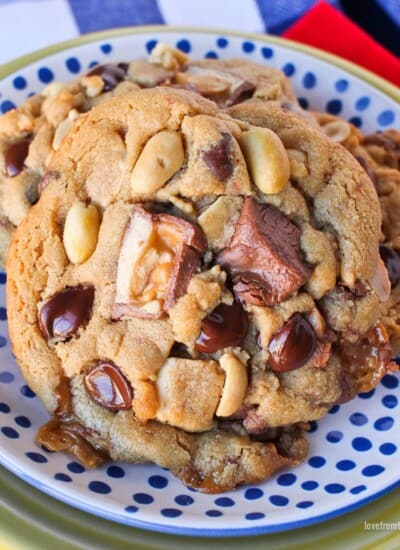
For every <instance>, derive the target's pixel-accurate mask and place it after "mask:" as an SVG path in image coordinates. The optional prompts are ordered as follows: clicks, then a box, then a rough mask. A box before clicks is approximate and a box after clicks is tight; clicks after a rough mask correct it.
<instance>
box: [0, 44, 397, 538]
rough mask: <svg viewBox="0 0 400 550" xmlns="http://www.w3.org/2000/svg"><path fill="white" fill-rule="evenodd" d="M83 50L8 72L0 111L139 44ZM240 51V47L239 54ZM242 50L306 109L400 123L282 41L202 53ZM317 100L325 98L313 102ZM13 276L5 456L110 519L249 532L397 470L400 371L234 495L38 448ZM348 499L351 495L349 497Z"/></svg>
mask: <svg viewBox="0 0 400 550" xmlns="http://www.w3.org/2000/svg"><path fill="white" fill-rule="evenodd" d="M162 38H163V37H162V36H161V37H160V36H159V35H158V34H157V33H154V34H147V35H146V36H145V38H144V39H143V38H140V40H141V43H140V47H138V48H136V49H135V51H137V52H138V56H140V55H142V56H143V55H146V53H147V52H148V51H150V50H151V49H152V48H153V47H154V45H155V44H156V43H157V42H158V41H159V40H162ZM131 39H132V38H131ZM136 39H138V38H136ZM172 40H173V41H174V42H175V45H176V46H177V47H179V48H180V49H181V50H182V51H184V52H186V53H191V52H193V55H196V56H198V49H199V46H198V45H197V44H195V43H194V42H192V40H191V38H190V36H189V35H188V36H180V35H179V34H177V35H174V38H173V39H172ZM162 41H165V39H163V40H162ZM85 47H87V48H88V54H87V55H81V54H80V52H79V53H76V52H77V51H78V50H75V49H74V50H69V52H68V51H67V52H63V53H61V54H59V59H60V60H61V63H59V62H58V63H57V64H55V63H53V62H52V61H51V60H48V62H47V60H44V61H40V62H37V63H36V64H33V65H32V67H31V68H27V69H24V68H23V69H21V70H19V71H18V73H16V74H13V75H11V76H10V77H8V80H7V79H6V80H7V86H8V88H7V89H6V88H4V86H3V82H1V83H0V112H1V113H4V112H7V111H9V110H10V109H13V108H14V107H15V106H16V105H17V104H19V103H20V102H21V101H22V100H23V99H25V98H26V97H28V96H31V95H32V94H33V93H35V92H36V91H40V90H41V89H43V87H44V86H45V85H47V84H48V83H50V82H53V81H54V80H66V79H68V78H69V79H71V78H73V77H74V75H77V74H79V73H81V72H83V71H85V70H87V68H88V67H89V66H93V64H98V63H105V62H108V61H110V62H112V61H114V60H116V59H117V58H118V60H121V59H129V58H131V57H132V53H131V52H132V51H133V50H132V43H130V44H129V47H127V49H126V55H125V56H124V54H123V52H122V50H120V45H118V47H114V41H113V39H110V40H108V41H107V42H104V40H99V41H97V42H94V43H93V44H90V45H87V46H85ZM233 48H236V50H235V53H233V55H231V49H233ZM72 52H73V53H72ZM121 52H122V54H121ZM237 52H241V53H242V54H245V56H246V57H247V58H248V59H253V58H254V60H256V61H260V60H261V61H262V62H265V63H271V65H273V66H275V67H277V68H280V69H282V70H283V71H284V73H285V74H286V76H288V77H289V78H290V79H291V81H292V83H293V85H294V86H295V89H296V92H297V93H298V95H299V101H300V104H301V105H302V106H303V107H304V108H310V109H313V110H315V109H316V110H323V109H324V108H325V109H326V110H327V111H328V112H330V113H332V114H339V115H340V116H344V117H345V118H346V119H347V120H349V121H351V122H352V123H353V124H354V125H355V126H357V127H359V128H362V129H363V131H368V128H371V125H375V127H374V128H373V131H374V130H375V129H381V130H384V129H386V128H389V127H390V126H392V125H396V124H398V121H399V111H398V108H397V107H396V106H394V105H393V102H392V103H390V102H386V103H385V100H382V98H381V97H377V95H376V94H374V92H373V90H372V91H371V89H368V88H366V87H365V86H364V87H363V86H361V85H360V84H359V82H358V81H357V79H354V78H353V77H352V76H351V75H347V74H346V73H345V71H341V70H340V71H339V70H338V69H335V68H333V69H332V74H331V72H329V73H328V72H326V71H325V70H323V71H322V70H320V69H318V67H317V65H318V63H317V64H316V65H315V64H314V63H313V64H312V65H311V64H308V65H307V64H304V63H303V62H300V61H299V58H298V57H296V55H293V56H291V55H290V53H289V54H288V52H287V51H285V52H284V54H283V53H282V50H281V47H280V46H277V45H269V44H268V42H264V41H262V42H258V41H253V40H249V39H236V38H234V37H229V38H227V37H225V36H220V35H219V34H218V35H216V36H215V37H214V38H212V35H210V36H209V37H207V41H205V43H204V48H203V49H202V52H201V55H202V56H203V57H205V56H207V57H210V58H215V57H218V56H221V57H222V56H224V57H229V56H234V55H237ZM310 67H312V70H310ZM315 67H317V68H315ZM60 75H61V77H60ZM320 87H323V88H324V94H323V96H321V94H319V89H320ZM6 90H7V91H6ZM381 95H383V94H381ZM316 98H317V99H318V101H320V103H319V104H316V103H315V99H316ZM370 131H371V130H370ZM5 283H6V275H5V273H4V272H0V321H1V322H0V440H2V441H3V444H0V462H1V460H2V448H3V449H4V448H7V449H13V448H14V447H13V446H15V448H16V449H17V448H18V449H19V448H22V449H23V452H22V457H21V460H22V461H23V464H24V472H32V473H33V474H32V478H33V480H34V483H35V482H36V481H35V480H36V479H37V477H36V478H35V475H34V473H35V472H36V473H39V472H40V475H41V476H43V475H47V479H48V480H49V481H48V483H49V485H51V483H53V485H52V487H56V486H59V487H62V486H65V485H69V488H70V489H71V490H74V488H75V487H77V488H78V489H80V492H81V494H82V492H83V491H82V489H83V490H86V491H87V493H88V494H91V495H92V499H93V495H95V499H96V503H97V505H98V506H99V508H100V509H101V510H102V511H103V512H104V515H105V517H107V514H108V512H109V503H110V502H111V501H113V502H114V499H115V500H116V501H118V502H119V503H120V514H121V515H120V517H122V518H124V517H128V516H129V517H131V518H132V520H131V523H133V524H134V521H135V520H134V517H135V515H136V514H137V517H138V518H139V517H140V512H141V511H142V510H143V511H144V512H145V513H147V514H149V516H148V517H150V515H152V518H153V520H152V521H153V522H154V523H155V524H157V517H159V518H164V524H168V525H169V526H173V527H172V528H173V529H175V528H176V529H179V528H178V527H176V525H178V524H175V523H174V518H177V519H176V521H177V522H178V521H181V522H182V523H181V525H185V523H184V522H185V521H186V525H189V526H190V528H192V527H193V526H195V522H196V517H199V516H202V517H203V518H209V523H210V524H212V525H213V528H218V529H219V528H220V527H219V526H220V525H229V528H232V525H234V528H236V526H237V525H238V528H240V526H239V524H240V525H241V526H242V527H243V526H246V525H247V526H248V527H247V529H252V528H258V526H261V527H262V528H263V529H264V528H265V529H266V530H268V529H269V526H270V525H273V526H274V525H275V524H274V522H276V521H278V520H276V519H275V518H276V517H280V516H279V514H284V517H285V520H284V521H286V519H287V518H289V521H290V517H291V515H290V514H291V512H292V511H293V510H297V512H296V513H298V514H302V512H301V511H302V510H304V514H303V515H302V516H301V518H302V519H300V524H301V522H302V521H305V522H307V520H308V518H309V516H310V513H309V512H308V511H307V509H308V508H312V507H315V510H314V514H315V513H317V510H316V508H317V506H316V504H317V503H319V502H321V501H323V502H328V503H329V506H330V507H331V508H330V509H331V510H333V511H335V510H337V509H339V508H340V507H341V506H345V505H346V504H349V502H350V503H354V502H355V501H356V502H359V500H362V499H363V498H367V497H368V498H370V497H371V491H372V496H373V494H374V493H373V492H374V490H375V489H374V487H375V485H373V482H376V483H381V485H380V487H385V483H387V482H386V481H385V480H387V479H388V477H389V478H390V474H391V472H393V468H394V467H397V460H396V458H397V456H398V448H399V444H400V437H399V436H398V435H397V432H398V430H397V426H396V425H395V422H396V419H397V415H398V410H399V409H398V407H399V376H398V375H396V374H389V375H386V376H385V377H384V379H383V381H382V384H381V385H380V387H379V388H377V389H376V390H372V391H371V392H368V393H364V394H361V395H360V396H359V398H358V399H356V400H355V401H353V402H352V403H351V404H346V405H343V406H340V407H339V406H335V407H333V408H332V409H331V411H330V414H329V415H328V416H327V417H326V418H324V419H322V420H320V421H318V422H313V423H311V429H310V432H309V437H310V438H311V439H312V440H313V447H312V448H314V449H316V451H314V453H315V456H310V457H309V459H308V460H307V462H306V463H305V464H303V465H302V466H299V467H298V468H296V470H294V471H293V472H291V471H285V472H282V473H280V474H278V475H277V476H275V477H274V478H272V479H271V480H270V481H269V482H268V483H266V484H265V485H260V486H257V487H243V488H239V489H237V490H236V491H235V492H233V493H229V495H228V494H225V495H221V496H215V495H214V496H213V495H204V494H202V493H200V492H197V491H195V490H191V489H189V488H188V489H187V490H183V486H182V485H181V484H180V483H178V484H177V482H176V481H175V480H174V479H173V478H172V479H171V478H170V477H169V474H168V473H167V472H165V471H163V470H162V469H160V468H156V467H147V466H146V467H144V470H143V471H145V472H146V474H144V475H142V474H141V473H140V474H138V473H137V471H140V472H141V471H142V470H140V468H139V470H137V469H136V467H135V466H131V465H126V464H121V465H119V464H108V465H106V466H104V467H103V468H100V469H99V470H97V471H96V472H95V473H94V472H93V471H90V470H86V469H85V468H84V467H82V466H81V465H80V464H78V463H77V462H71V460H70V459H68V458H67V457H65V456H64V455H62V454H60V453H50V452H49V451H47V450H46V449H44V448H43V449H41V448H40V447H36V446H34V445H33V443H32V442H33V440H34V434H35V433H36V431H37V428H38V427H39V426H40V425H41V424H42V423H43V422H44V421H45V418H44V416H43V410H42V408H41V406H40V403H39V400H37V399H35V394H34V392H32V391H31V390H30V388H29V387H28V386H27V385H26V384H24V382H23V381H22V378H21V376H20V374H19V372H18V369H17V368H16V366H15V363H14V360H13V359H10V358H11V354H10V347H9V341H8V337H7V322H6V321H7V312H6V309H5V307H4V301H3V299H2V298H1V296H2V294H1V293H2V292H4V284H5ZM18 446H19V447H18ZM18 452H19V453H20V454H21V451H18ZM317 453H318V455H317ZM16 456H18V455H16ZM55 465H56V466H55ZM147 472H148V473H147ZM94 477H95V480H94V481H93V478H94ZM390 479H392V478H390ZM132 487H134V489H133V490H134V492H133V491H132ZM60 490H61V489H60ZM109 495H112V496H111V497H110V496H109ZM357 495H360V497H357ZM348 496H351V498H352V499H353V500H351V501H346V498H347V497H348ZM129 502H132V504H129ZM124 514H125V516H124ZM276 514H278V515H276ZM232 517H234V518H235V521H234V522H232V519H231V518H232ZM240 518H241V519H240ZM193 522H194V523H193ZM224 522H225V523H224ZM240 522H242V523H240ZM278 522H279V521H278ZM252 526H254V527H252ZM274 529H276V525H275V527H274ZM278 530H279V527H278Z"/></svg>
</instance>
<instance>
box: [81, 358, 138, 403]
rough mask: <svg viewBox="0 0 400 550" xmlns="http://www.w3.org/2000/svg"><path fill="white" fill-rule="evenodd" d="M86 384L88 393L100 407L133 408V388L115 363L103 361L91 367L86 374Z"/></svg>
mask: <svg viewBox="0 0 400 550" xmlns="http://www.w3.org/2000/svg"><path fill="white" fill-rule="evenodd" d="M84 383H85V388H86V391H87V392H88V394H89V395H90V397H91V398H92V399H93V400H94V401H95V402H96V403H97V404H98V405H101V406H102V407H105V408H106V409H111V410H119V409H130V408H131V407H132V399H133V391H132V386H131V385H130V383H129V381H128V380H127V378H126V377H125V376H124V375H123V374H122V372H121V370H120V369H119V368H118V367H117V366H116V365H114V364H113V363H111V362H105V361H101V362H99V363H97V364H96V365H94V366H93V367H91V368H90V369H89V370H88V371H87V372H86V374H85V377H84Z"/></svg>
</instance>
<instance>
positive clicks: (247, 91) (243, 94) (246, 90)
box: [225, 80, 256, 107]
mask: <svg viewBox="0 0 400 550" xmlns="http://www.w3.org/2000/svg"><path fill="white" fill-rule="evenodd" d="M255 89H256V86H255V84H254V83H253V82H249V81H248V80H243V82H240V83H239V84H238V85H237V86H235V87H233V88H231V97H230V99H229V100H228V101H227V102H226V105H225V106H226V107H230V106H231V105H236V104H237V103H241V102H242V101H245V100H246V99H250V98H251V97H252V96H253V94H254V90H255Z"/></svg>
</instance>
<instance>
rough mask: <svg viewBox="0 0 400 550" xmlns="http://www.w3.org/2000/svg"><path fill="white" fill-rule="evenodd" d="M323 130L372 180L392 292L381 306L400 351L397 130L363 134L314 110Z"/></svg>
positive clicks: (399, 135)
mask: <svg viewBox="0 0 400 550" xmlns="http://www.w3.org/2000/svg"><path fill="white" fill-rule="evenodd" d="M315 117H316V120H317V121H318V123H319V124H320V125H321V128H322V130H323V131H324V132H325V133H326V134H327V135H329V136H330V137H331V138H332V139H334V140H335V141H337V142H339V143H341V144H342V145H343V146H344V147H346V149H348V150H349V151H350V152H351V154H352V155H353V156H354V157H355V158H356V159H357V160H358V162H359V163H360V165H361V166H362V167H363V168H364V170H365V171H366V172H367V174H368V176H369V177H370V179H371V180H372V182H373V183H374V186H375V189H376V192H377V194H378V197H379V202H380V205H381V211H382V226H381V228H382V235H381V243H380V247H379V250H380V255H381V258H382V260H383V262H384V264H385V266H386V268H387V271H388V273H389V279H390V282H391V294H390V297H389V299H388V300H387V301H386V302H385V303H384V304H383V305H382V307H381V317H382V322H383V324H384V325H385V327H386V329H387V331H388V334H389V337H390V341H391V344H392V347H393V349H394V352H395V353H396V354H398V353H400V286H399V282H400V256H399V254H400V216H399V209H400V132H398V131H397V130H395V129H390V130H385V131H383V132H377V133H375V134H371V135H363V134H362V133H361V132H360V131H359V130H358V129H357V128H355V127H354V126H353V125H352V124H350V123H347V122H346V121H344V120H341V119H338V118H337V117H334V116H332V115H327V114H324V113H315Z"/></svg>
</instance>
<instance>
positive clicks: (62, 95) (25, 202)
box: [0, 44, 297, 266]
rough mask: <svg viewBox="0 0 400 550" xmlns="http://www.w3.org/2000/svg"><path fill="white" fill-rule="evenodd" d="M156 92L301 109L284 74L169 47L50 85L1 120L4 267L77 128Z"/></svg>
mask: <svg viewBox="0 0 400 550" xmlns="http://www.w3.org/2000/svg"><path fill="white" fill-rule="evenodd" d="M157 85H165V86H174V87H175V86H176V87H182V88H188V89H190V90H192V91H196V92H197V93H199V94H201V95H203V96H205V97H208V98H209V99H212V100H213V101H215V102H217V104H218V105H220V106H227V105H230V104H233V103H236V102H240V101H245V100H246V99H248V98H253V97H257V98H259V99H260V100H270V99H274V100H278V99H279V100H282V101H287V102H288V103H290V104H292V105H293V106H295V105H297V100H296V97H295V94H294V92H293V89H292V87H291V85H290V84H289V82H288V80H287V79H286V78H285V77H284V75H283V74H282V73H281V72H280V71H277V70H275V69H272V68H269V67H265V66H263V65H257V64H255V63H252V62H250V61H247V60H240V59H237V60H226V61H222V60H203V61H198V62H191V61H190V60H189V58H188V57H187V56H186V55H185V54H183V53H182V52H180V51H179V50H176V49H174V48H171V47H169V46H166V45H164V44H158V45H157V46H156V47H155V48H154V49H153V52H152V53H151V55H150V56H149V58H148V59H137V60H133V61H132V62H131V63H125V62H122V63H114V64H113V63H108V64H106V65H99V66H96V67H94V68H92V69H90V70H89V71H88V72H87V73H86V74H85V75H83V76H81V77H79V78H78V79H77V80H75V81H74V82H72V83H70V84H62V83H59V82H53V83H51V84H50V85H48V86H47V87H46V88H45V89H44V90H43V91H42V92H41V93H40V94H37V95H35V96H33V97H30V98H28V99H27V100H26V101H25V102H24V103H23V104H22V105H21V106H20V107H18V108H17V109H14V110H12V111H10V112H8V113H6V114H5V115H3V116H2V117H0V265H1V266H4V264H5V258H6V253H7V248H8V243H9V240H10V236H11V234H12V232H13V231H14V229H15V227H16V226H18V224H19V223H20V222H21V221H22V219H23V217H24V216H25V214H26V212H27V211H28V210H29V208H30V207H31V206H32V204H35V202H37V200H38V198H39V192H40V185H39V184H40V180H41V178H42V177H43V175H44V173H45V171H46V170H47V167H48V165H49V163H50V162H51V157H52V154H53V153H54V151H57V149H58V148H59V147H60V144H61V142H62V140H63V138H64V137H65V135H66V134H67V133H68V131H69V129H70V127H71V124H72V122H73V120H74V119H75V118H77V117H78V116H79V115H80V114H81V113H85V112H87V111H88V110H90V109H91V108H92V107H93V106H94V105H96V104H98V103H100V102H101V101H106V100H107V99H109V98H110V97H112V96H114V95H119V94H124V93H127V92H129V91H132V90H134V89H138V88H149V87H154V86H157ZM293 108H294V107H293Z"/></svg>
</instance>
